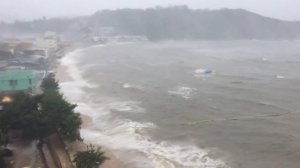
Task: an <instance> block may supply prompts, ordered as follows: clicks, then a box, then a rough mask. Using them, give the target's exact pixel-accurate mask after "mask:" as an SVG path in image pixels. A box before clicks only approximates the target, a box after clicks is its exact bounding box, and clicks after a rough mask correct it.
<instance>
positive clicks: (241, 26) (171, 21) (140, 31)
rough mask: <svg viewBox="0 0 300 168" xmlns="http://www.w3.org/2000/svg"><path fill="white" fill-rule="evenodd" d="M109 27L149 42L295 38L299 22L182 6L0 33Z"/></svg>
mask: <svg viewBox="0 0 300 168" xmlns="http://www.w3.org/2000/svg"><path fill="white" fill-rule="evenodd" d="M103 27H110V28H112V29H113V30H114V34H115V35H138V36H146V37H147V38H148V39H150V40H185V39H189V40H199V39H205V40H230V39H263V40H281V39H299V38H300V22H290V21H282V20H278V19H272V18H268V17H264V16H261V15H258V14H255V13H252V12H249V11H247V10H243V9H220V10H202V9H197V10H192V9H189V8H188V7H186V6H174V7H168V8H161V7H156V8H149V9H118V10H103V11H99V12H96V13H95V14H94V15H91V16H85V17H77V18H55V19H46V18H42V19H39V20H34V21H32V22H21V21H17V22H15V23H13V24H5V23H2V24H1V25H0V32H1V33H8V34H19V33H24V32H25V33H31V34H32V33H43V32H46V31H55V32H58V33H62V34H65V35H66V36H69V37H74V35H85V34H99V30H101V28H103Z"/></svg>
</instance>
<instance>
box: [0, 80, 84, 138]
mask: <svg viewBox="0 0 300 168" xmlns="http://www.w3.org/2000/svg"><path fill="white" fill-rule="evenodd" d="M42 89H43V91H44V93H43V94H40V95H36V96H32V95H29V94H26V93H23V92H20V93H16V94H14V95H13V100H14V101H13V102H12V103H10V104H8V105H7V107H6V108H7V112H5V113H2V114H0V131H1V130H2V131H3V132H8V131H10V130H12V129H17V130H21V131H22V132H23V135H24V137H25V138H30V139H36V140H39V141H40V142H42V141H43V139H44V138H46V137H48V136H50V135H52V134H54V133H60V134H61V135H62V137H63V138H64V139H65V140H68V141H71V142H72V141H76V140H82V138H81V137H80V133H79V129H80V126H81V123H82V121H81V118H80V116H79V114H77V113H75V112H74V109H75V107H76V105H74V104H70V103H69V102H68V101H66V100H65V99H64V97H63V95H62V94H60V93H59V92H58V89H59V87H58V83H57V81H56V80H55V78H54V76H53V75H49V76H47V77H46V78H45V79H44V80H43V84H42Z"/></svg>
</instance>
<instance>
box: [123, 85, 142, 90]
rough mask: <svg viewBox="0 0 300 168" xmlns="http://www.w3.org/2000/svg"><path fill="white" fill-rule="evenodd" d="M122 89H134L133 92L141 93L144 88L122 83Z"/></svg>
mask: <svg viewBox="0 0 300 168" xmlns="http://www.w3.org/2000/svg"><path fill="white" fill-rule="evenodd" d="M122 86H123V88H124V89H134V90H141V91H143V90H144V88H143V87H142V86H140V85H134V84H130V83H123V85H122Z"/></svg>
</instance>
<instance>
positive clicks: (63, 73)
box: [56, 63, 125, 168]
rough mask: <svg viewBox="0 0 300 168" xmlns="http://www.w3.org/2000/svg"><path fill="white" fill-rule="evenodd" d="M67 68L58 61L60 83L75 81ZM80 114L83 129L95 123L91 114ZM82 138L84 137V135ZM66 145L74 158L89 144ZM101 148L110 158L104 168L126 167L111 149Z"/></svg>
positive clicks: (57, 75) (57, 73) (57, 74)
mask: <svg viewBox="0 0 300 168" xmlns="http://www.w3.org/2000/svg"><path fill="white" fill-rule="evenodd" d="M67 69H68V67H66V66H64V65H61V64H60V63H58V67H57V70H56V78H57V80H58V81H59V83H60V84H61V83H64V82H72V81H73V78H72V77H71V76H70V75H69V74H68V71H67ZM62 93H63V92H62ZM71 103H73V102H71ZM76 112H78V113H80V111H76ZM80 115H81V119H82V127H81V128H82V129H86V128H88V127H89V126H91V125H92V124H93V123H92V122H93V120H92V119H91V117H90V116H88V115H84V114H82V113H80ZM82 138H83V139H84V137H82ZM66 145H67V147H68V152H69V154H70V157H71V158H72V159H73V156H74V154H75V153H76V152H78V151H84V150H86V148H87V146H88V145H89V144H87V143H85V141H83V142H79V141H76V142H74V143H66ZM93 145H94V144H93ZM95 146H96V145H95ZM96 147H97V146H96ZM101 149H102V150H103V151H104V152H105V156H107V157H108V158H109V160H107V161H105V162H104V164H103V165H101V167H102V168H124V167H125V166H124V164H123V163H122V162H121V161H120V160H119V159H118V158H117V157H116V156H115V155H114V154H113V153H112V152H111V151H110V150H109V149H107V148H105V149H104V148H101Z"/></svg>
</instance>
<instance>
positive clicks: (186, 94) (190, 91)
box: [168, 86, 197, 99]
mask: <svg viewBox="0 0 300 168" xmlns="http://www.w3.org/2000/svg"><path fill="white" fill-rule="evenodd" d="M196 91H197V89H196V88H190V87H186V86H179V87H176V88H174V89H172V90H169V91H168V93H169V94H170V95H177V96H181V97H182V98H184V99H190V98H192V96H193V95H194V94H195V92H196Z"/></svg>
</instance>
